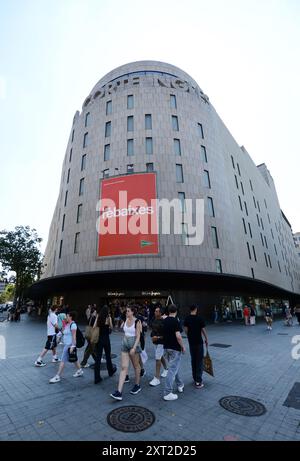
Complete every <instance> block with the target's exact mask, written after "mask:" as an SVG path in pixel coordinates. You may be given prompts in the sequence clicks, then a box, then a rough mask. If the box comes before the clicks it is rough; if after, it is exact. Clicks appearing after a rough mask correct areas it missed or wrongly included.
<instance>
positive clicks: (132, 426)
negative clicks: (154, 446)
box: [107, 405, 155, 432]
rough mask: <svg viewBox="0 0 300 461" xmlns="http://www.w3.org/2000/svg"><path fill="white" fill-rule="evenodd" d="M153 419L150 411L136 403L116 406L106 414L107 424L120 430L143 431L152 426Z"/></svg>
mask: <svg viewBox="0 0 300 461" xmlns="http://www.w3.org/2000/svg"><path fill="white" fill-rule="evenodd" d="M154 421H155V416H154V414H153V413H152V411H150V410H148V408H144V407H139V406H136V405H134V406H126V407H119V408H116V409H115V410H113V411H111V412H110V413H109V414H108V415H107V422H108V424H109V425H110V426H111V427H112V428H113V429H116V430H117V431H122V432H140V431H144V430H145V429H148V427H150V426H152V424H153V423H154Z"/></svg>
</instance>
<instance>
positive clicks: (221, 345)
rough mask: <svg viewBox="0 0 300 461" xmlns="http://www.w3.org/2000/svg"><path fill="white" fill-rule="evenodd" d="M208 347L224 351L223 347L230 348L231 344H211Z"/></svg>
mask: <svg viewBox="0 0 300 461" xmlns="http://www.w3.org/2000/svg"><path fill="white" fill-rule="evenodd" d="M210 346H212V347H223V348H224V349H225V347H231V344H221V343H213V344H210Z"/></svg>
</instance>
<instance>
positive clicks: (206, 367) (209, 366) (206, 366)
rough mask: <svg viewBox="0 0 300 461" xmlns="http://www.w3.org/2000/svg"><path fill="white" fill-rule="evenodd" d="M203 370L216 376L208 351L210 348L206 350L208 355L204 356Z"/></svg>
mask: <svg viewBox="0 0 300 461" xmlns="http://www.w3.org/2000/svg"><path fill="white" fill-rule="evenodd" d="M203 371H206V373H208V374H209V375H211V376H214V370H213V364H212V360H211V358H210V355H209V353H208V349H207V350H206V355H205V356H204V357H203Z"/></svg>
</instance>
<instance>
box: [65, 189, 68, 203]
mask: <svg viewBox="0 0 300 461" xmlns="http://www.w3.org/2000/svg"><path fill="white" fill-rule="evenodd" d="M67 201H68V191H67V190H66V193H65V206H67Z"/></svg>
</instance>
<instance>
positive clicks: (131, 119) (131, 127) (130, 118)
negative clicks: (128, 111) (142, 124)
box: [127, 115, 133, 131]
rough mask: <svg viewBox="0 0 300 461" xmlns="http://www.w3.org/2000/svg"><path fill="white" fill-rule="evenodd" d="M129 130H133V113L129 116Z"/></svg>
mask: <svg viewBox="0 0 300 461" xmlns="http://www.w3.org/2000/svg"><path fill="white" fill-rule="evenodd" d="M127 131H133V115H129V117H127Z"/></svg>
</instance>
